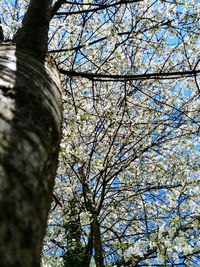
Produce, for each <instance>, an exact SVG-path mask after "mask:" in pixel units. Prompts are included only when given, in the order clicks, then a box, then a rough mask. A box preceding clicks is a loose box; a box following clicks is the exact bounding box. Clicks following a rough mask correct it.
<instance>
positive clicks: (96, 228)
mask: <svg viewBox="0 0 200 267" xmlns="http://www.w3.org/2000/svg"><path fill="white" fill-rule="evenodd" d="M92 228H93V238H94V250H95V256H94V257H95V263H96V267H104V262H103V250H102V243H101V232H100V225H99V221H98V217H97V215H93V221H92Z"/></svg>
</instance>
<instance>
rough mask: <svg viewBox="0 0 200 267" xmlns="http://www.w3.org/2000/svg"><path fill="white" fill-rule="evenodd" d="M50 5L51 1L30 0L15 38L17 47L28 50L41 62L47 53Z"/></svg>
mask: <svg viewBox="0 0 200 267" xmlns="http://www.w3.org/2000/svg"><path fill="white" fill-rule="evenodd" d="M51 5H52V0H42V1H41V0H31V1H30V4H29V6H28V10H27V12H26V14H25V16H24V19H23V21H22V28H20V29H19V30H18V31H17V34H16V36H15V42H16V44H17V46H19V47H20V48H23V49H27V50H29V52H31V53H34V54H35V56H36V57H38V58H40V59H42V60H44V59H45V56H46V53H47V44H48V31H49V21H50V16H51Z"/></svg>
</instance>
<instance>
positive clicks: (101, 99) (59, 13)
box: [2, 0, 200, 267]
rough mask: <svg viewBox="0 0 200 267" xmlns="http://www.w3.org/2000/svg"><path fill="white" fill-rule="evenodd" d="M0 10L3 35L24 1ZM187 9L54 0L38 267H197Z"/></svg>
mask: <svg viewBox="0 0 200 267" xmlns="http://www.w3.org/2000/svg"><path fill="white" fill-rule="evenodd" d="M4 3H5V5H4V10H3V11H4V12H3V16H2V23H4V25H5V24H6V21H7V18H8V17H10V12H11V10H12V14H13V15H12V16H13V21H14V22H15V23H13V28H12V29H10V28H6V27H5V35H6V36H7V38H10V37H9V35H10V34H12V32H15V30H16V29H15V27H16V25H17V24H18V23H20V21H21V15H20V14H21V13H20V12H22V11H23V8H24V7H25V6H26V3H24V2H23V3H22V2H16V6H15V7H14V6H13V3H9V2H7V1H4ZM198 10H199V5H198V3H197V1H187V2H186V1H182V0H181V1H158V0H155V1H151V0H148V1H136V0H135V1H109V0H108V1H76V2H70V1H55V2H54V5H53V8H52V12H51V17H52V20H51V25H50V31H49V53H50V54H51V56H52V57H53V59H54V61H55V63H56V65H57V67H58V69H59V72H60V74H61V77H62V82H63V88H64V93H63V94H64V107H65V109H64V122H63V143H62V149H61V155H60V166H59V171H58V176H57V183H56V187H55V192H56V196H57V197H58V199H59V200H56V202H55V204H56V205H55V206H54V207H53V211H52V213H51V215H50V219H49V227H48V229H47V230H48V233H47V236H46V243H45V245H44V257H43V261H44V265H50V266H70V262H71V266H73V264H74V265H75V263H74V262H76V264H80V266H81V264H82V266H84V267H86V266H89V264H90V262H91V261H93V257H94V258H95V264H96V266H197V265H198V260H199V241H198V234H199V232H198V231H199V215H198V210H197V207H198V204H199V202H198V199H197V197H198V182H199V180H198V173H199V161H198V157H197V152H198V149H199V146H198V143H197V142H198V133H199V118H198V106H197V105H198V101H197V98H198V95H199V91H200V90H199V85H198V73H199V69H198V64H199V59H198V56H197V55H198V53H199V46H198V45H197V44H198V42H199V39H198V38H199V36H198V29H199V25H198V16H199V13H198ZM10 25H11V23H10ZM5 26H6V25H5ZM17 27H18V25H17ZM56 199H57V198H56ZM72 203H73V205H72ZM58 204H59V205H58ZM72 207H73V208H72ZM80 248H81V251H80ZM70 258H71V259H70ZM72 260H73V261H74V262H73V263H72ZM77 266H78V265H77Z"/></svg>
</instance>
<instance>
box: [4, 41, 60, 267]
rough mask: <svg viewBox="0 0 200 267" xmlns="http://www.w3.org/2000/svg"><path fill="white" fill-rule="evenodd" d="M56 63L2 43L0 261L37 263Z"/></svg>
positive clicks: (53, 132)
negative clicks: (54, 64) (50, 62)
mask: <svg viewBox="0 0 200 267" xmlns="http://www.w3.org/2000/svg"><path fill="white" fill-rule="evenodd" d="M60 88H61V87H60V82H59V77H58V74H57V72H56V71H55V69H54V68H53V67H52V66H51V65H49V64H48V63H47V62H46V63H45V64H42V63H40V61H39V60H37V59H35V58H34V57H32V56H31V55H29V54H28V53H27V50H25V51H24V50H20V49H17V50H16V48H15V46H10V45H1V46H0V266H1V267H14V266H18V267H38V266H40V253H41V249H42V240H43V237H44V234H45V228H46V222H47V215H48V211H49V208H50V202H51V198H52V190H53V185H54V177H55V172H56V166H57V155H58V147H59V141H60V124H61V113H62V104H61V90H60Z"/></svg>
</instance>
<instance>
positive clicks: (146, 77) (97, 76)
mask: <svg viewBox="0 0 200 267" xmlns="http://www.w3.org/2000/svg"><path fill="white" fill-rule="evenodd" d="M59 72H60V73H61V74H65V75H68V76H71V77H83V78H87V79H89V80H100V81H110V80H112V81H130V80H149V79H165V78H170V79H173V78H175V79H177V78H182V77H188V76H189V77H190V76H195V75H197V74H199V73H200V70H188V71H175V72H158V73H156V72H155V73H146V74H133V75H131V74H130V75H129V74H127V75H119V74H113V75H112V74H103V73H86V72H77V71H73V70H69V71H68V70H64V69H59ZM105 79H106V80H105Z"/></svg>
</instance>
